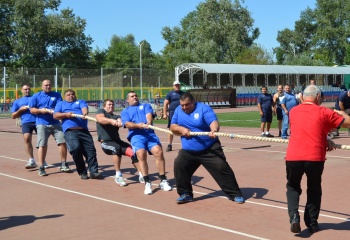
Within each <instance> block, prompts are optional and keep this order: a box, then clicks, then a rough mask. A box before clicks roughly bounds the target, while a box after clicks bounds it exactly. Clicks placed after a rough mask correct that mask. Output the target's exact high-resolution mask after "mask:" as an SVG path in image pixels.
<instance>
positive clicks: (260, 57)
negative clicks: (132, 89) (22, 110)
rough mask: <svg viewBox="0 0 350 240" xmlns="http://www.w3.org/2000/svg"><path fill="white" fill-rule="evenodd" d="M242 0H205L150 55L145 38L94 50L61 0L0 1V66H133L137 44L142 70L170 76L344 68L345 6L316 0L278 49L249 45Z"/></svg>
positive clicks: (349, 24)
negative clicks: (246, 68) (221, 67)
mask: <svg viewBox="0 0 350 240" xmlns="http://www.w3.org/2000/svg"><path fill="white" fill-rule="evenodd" d="M242 2H244V0H241V1H240V0H232V1H231V0H206V1H203V2H202V3H199V4H198V6H197V7H196V9H195V10H194V11H192V12H190V13H189V14H188V15H187V16H186V17H184V18H183V19H182V20H181V22H180V23H179V25H178V26H176V27H174V28H170V27H163V29H162V30H161V34H162V36H163V38H164V40H165V41H166V46H165V47H164V49H163V51H162V52H161V53H153V52H152V49H151V46H150V44H149V43H148V42H147V40H143V41H142V42H141V43H136V42H135V38H134V36H133V34H129V35H127V36H125V37H122V36H118V35H114V36H113V37H112V39H111V42H110V46H109V48H108V49H92V48H91V44H92V42H93V39H92V38H91V37H90V36H86V35H85V33H84V30H85V27H86V21H85V20H84V19H81V18H80V17H79V16H76V15H75V14H74V13H73V10H71V9H63V10H61V11H58V7H59V5H60V3H61V1H60V0H21V1H18V0H0V23H1V28H0V65H2V66H13V67H28V68H48V67H50V68H52V67H62V68H80V69H83V68H85V69H87V68H101V67H103V68H125V69H127V68H138V67H139V51H140V44H142V48H141V49H142V60H143V62H142V64H143V67H144V68H145V69H153V70H154V71H157V72H159V71H173V70H174V67H175V66H177V65H179V64H181V63H188V62H203V63H241V64H275V63H277V64H295V65H334V64H338V65H343V64H349V63H350V44H349V41H350V19H349V18H350V17H349V16H350V15H349V14H348V12H350V1H348V0H317V4H316V6H315V9H310V8H307V9H306V10H305V11H303V12H302V13H301V15H300V19H299V20H298V21H296V23H295V29H284V30H281V31H279V32H278V37H277V40H278V42H279V44H280V46H279V47H277V48H275V49H273V51H268V50H266V49H264V47H263V46H259V45H257V44H255V43H254V41H255V40H256V39H257V38H258V37H259V35H260V31H259V29H258V28H255V27H254V19H253V18H252V17H251V14H250V12H249V10H248V9H247V8H246V7H243V6H242Z"/></svg>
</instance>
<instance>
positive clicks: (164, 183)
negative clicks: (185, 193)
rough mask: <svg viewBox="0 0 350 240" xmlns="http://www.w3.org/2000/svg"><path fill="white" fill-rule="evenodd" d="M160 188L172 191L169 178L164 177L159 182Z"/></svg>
mask: <svg viewBox="0 0 350 240" xmlns="http://www.w3.org/2000/svg"><path fill="white" fill-rule="evenodd" d="M159 187H160V189H162V190H163V191H171V187H170V185H169V182H168V180H166V179H164V180H162V181H161V182H160V184H159Z"/></svg>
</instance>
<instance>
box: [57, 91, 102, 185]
mask: <svg viewBox="0 0 350 240" xmlns="http://www.w3.org/2000/svg"><path fill="white" fill-rule="evenodd" d="M64 99H65V100H64V101H60V102H58V103H57V105H56V106H55V110H54V114H53V117H54V119H56V120H62V128H63V132H64V139H65V140H66V142H67V148H68V151H69V153H70V154H71V155H72V157H73V160H74V163H75V166H76V168H77V172H78V174H79V175H80V178H81V179H83V180H86V179H88V178H89V177H88V174H87V170H89V172H90V178H92V179H96V178H99V177H100V173H99V172H98V163H97V157H96V155H97V154H96V148H95V145H94V140H93V139H92V136H91V134H90V132H89V130H88V122H87V120H86V119H84V118H78V117H73V116H72V114H78V115H83V116H87V115H88V114H89V111H88V105H87V103H86V102H85V101H84V100H77V97H76V95H75V92H74V90H72V89H67V90H66V91H65V92H64ZM84 157H85V159H86V163H87V166H88V167H87V169H86V166H85V161H84Z"/></svg>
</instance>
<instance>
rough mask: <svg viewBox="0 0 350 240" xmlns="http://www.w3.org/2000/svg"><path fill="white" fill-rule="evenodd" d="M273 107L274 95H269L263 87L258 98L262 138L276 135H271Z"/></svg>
mask: <svg viewBox="0 0 350 240" xmlns="http://www.w3.org/2000/svg"><path fill="white" fill-rule="evenodd" d="M273 107H274V103H273V98H272V95H271V94H270V93H267V87H262V88H261V94H260V95H259V96H258V109H259V113H260V116H261V124H260V130H261V136H262V137H274V135H272V134H271V133H270V127H271V122H272V110H273ZM265 125H266V132H265Z"/></svg>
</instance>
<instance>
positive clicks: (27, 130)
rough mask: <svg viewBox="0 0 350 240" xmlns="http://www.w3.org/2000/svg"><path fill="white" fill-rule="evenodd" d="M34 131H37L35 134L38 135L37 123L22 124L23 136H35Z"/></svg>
mask: <svg viewBox="0 0 350 240" xmlns="http://www.w3.org/2000/svg"><path fill="white" fill-rule="evenodd" d="M33 131H35V133H37V131H36V125H35V122H28V123H23V124H22V133H23V134H25V133H30V134H33Z"/></svg>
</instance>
